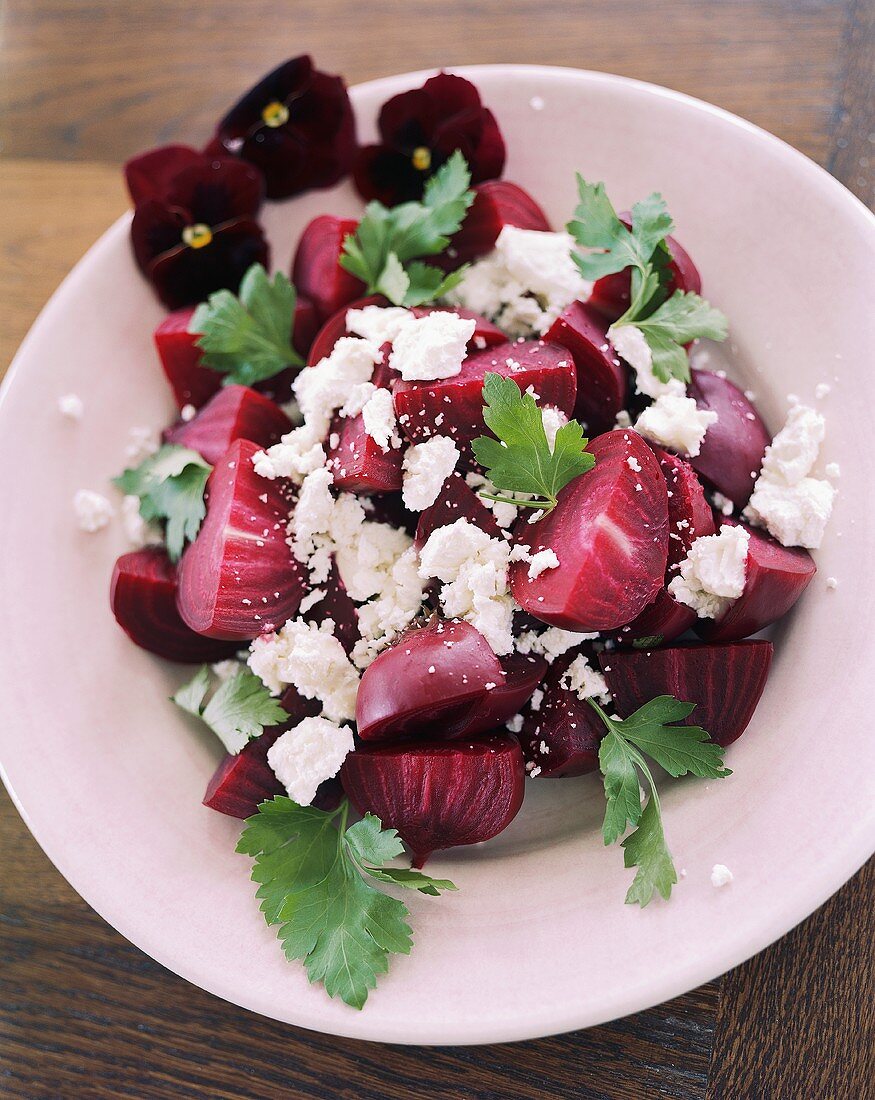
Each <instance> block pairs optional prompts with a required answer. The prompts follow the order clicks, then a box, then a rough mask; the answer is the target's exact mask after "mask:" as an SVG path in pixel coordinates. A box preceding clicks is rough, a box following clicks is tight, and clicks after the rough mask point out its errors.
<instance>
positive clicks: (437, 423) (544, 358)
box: [394, 340, 577, 444]
mask: <svg viewBox="0 0 875 1100" xmlns="http://www.w3.org/2000/svg"><path fill="white" fill-rule="evenodd" d="M488 373H493V374H500V375H501V376H502V377H503V378H512V379H513V380H514V382H516V383H517V385H518V386H519V388H520V389H521V390H523V391H525V390H526V389H528V387H529V386H533V387H534V390H535V393H537V394H538V397H539V401H538V404H539V405H555V406H556V408H558V409H561V410H562V412H564V413H565V414H566V416H570V415H571V413H572V411H573V409H574V396H575V393H576V389H577V383H576V379H575V373H574V362H573V360H572V358H571V356H570V355H569V353H568V352H567V351H566V350H565V348H560V347H559V346H558V345H556V344H548V343H544V342H542V341H539V340H528V341H522V342H520V343H516V344H503V345H501V346H500V347H498V348H486V349H485V350H483V351H475V352H474V353H473V354H471V355H469V356H468V358H467V359H466V360H465V361H464V363H463V364H462V370H461V373H459V374H457V375H455V377H453V378H441V379H438V380H437V381H433V382H405V381H400V382H396V383H395V389H394V393H395V412H396V414H397V416H398V423H399V426H400V428H401V430H402V431H403V432H404V434H405V435H406V436H407V438H408V439H409V440H410V441H411V442H413V443H422V442H423V441H424V440H426V439H430V438H431V437H432V436H433V435H448V436H450V437H451V438H453V439H455V440H456V441H457V442H459V443H462V444H465V443H469V442H470V441H471V440H473V439H476V438H477V437H478V436H479V435H482V434H483V433H484V432H485V430H486V426H485V424H484V422H483V379H484V377H485V376H486V375H487V374H488Z"/></svg>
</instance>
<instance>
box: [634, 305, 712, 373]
mask: <svg viewBox="0 0 875 1100" xmlns="http://www.w3.org/2000/svg"><path fill="white" fill-rule="evenodd" d="M617 323H618V324H622V323H623V322H622V320H621V321H620V322H617ZM634 324H635V325H636V326H637V327H638V328H640V329H641V331H642V332H643V333H644V339H645V340H646V341H647V343H648V344H649V346H650V351H651V354H652V357H653V373H654V374H655V375H656V377H657V378H659V379H661V380H662V381H663V382H667V381H668V380H669V379H670V378H680V379H681V380H682V381H685V382H686V381H688V380H689V377H690V363H689V359H688V357H687V353H686V350H685V349H684V347H683V345H684V344H688V343H689V342H690V341H691V340H695V339H698V338H702V337H705V338H707V339H710V340H725V339H726V337H727V336H728V335H729V325H728V322H727V320H726V317H725V316H724V314H722V313H721V312H720V310H719V309H714V307H713V306H711V305H709V304H708V302H706V301H705V299H704V298H700V297H699V295H698V294H692V293H690V294H686V293H684V292H683V291H681V290H679V291H677V292H676V293H675V294H672V296H671V297H670V298H669V299H667V301H665V302H663V303H662V305H661V306H659V307H658V308H657V309H656V310H654V312H653V313H651V314H650V316H649V317H645V318H643V319H641V318H639V319H638V320H636V321H635V322H634Z"/></svg>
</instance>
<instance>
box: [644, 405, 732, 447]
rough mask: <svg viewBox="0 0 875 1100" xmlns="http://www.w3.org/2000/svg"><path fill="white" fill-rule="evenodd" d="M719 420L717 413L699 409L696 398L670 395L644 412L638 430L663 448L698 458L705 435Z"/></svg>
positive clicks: (649, 406)
mask: <svg viewBox="0 0 875 1100" xmlns="http://www.w3.org/2000/svg"><path fill="white" fill-rule="evenodd" d="M716 420H717V413H715V412H713V411H712V410H711V409H700V408H698V407H697V405H696V402H695V401H694V400H693V398H692V397H683V396H681V395H680V394H675V393H667V394H663V395H662V396H661V397H657V399H656V400H655V401H654V402H653V404H652V405H648V407H647V408H646V409H645V410H644V411H643V412H642V413H641V415H640V416H639V417H638V420H637V422H636V424H635V431H636V432H638V433H639V434H640V435H643V436H644V437H645V439H649V440H651V441H652V442H653V443H657V444H659V446H661V447H669V448H671V450H673V451H677V452H678V453H679V454H685V455H689V456H690V458H695V457H696V455H697V454H698V453H699V451H700V450H701V449H702V440H703V439H704V438H705V433H706V432H707V431H708V428H709V427H710V425H711V424H714V423H715V422H716Z"/></svg>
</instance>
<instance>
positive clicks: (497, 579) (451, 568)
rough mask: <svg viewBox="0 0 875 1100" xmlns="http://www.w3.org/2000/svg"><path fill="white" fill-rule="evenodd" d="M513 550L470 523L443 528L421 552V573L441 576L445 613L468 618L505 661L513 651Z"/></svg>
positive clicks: (429, 575)
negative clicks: (509, 574)
mask: <svg viewBox="0 0 875 1100" xmlns="http://www.w3.org/2000/svg"><path fill="white" fill-rule="evenodd" d="M509 555H510V548H509V547H508V544H507V543H506V542H505V541H504V539H493V538H490V537H489V535H487V534H486V532H485V531H481V530H480V528H479V527H477V526H475V525H474V524H473V523H471V522H469V521H468V520H467V519H457V520H456V521H455V523H451V524H448V525H447V526H446V527H438V528H437V530H436V531H433V532H432V533H431V535H429V537H428V540H427V541H426V543H425V545H424V546H423V547H422V550H421V551H420V566H419V575H420V577H421V578H422V579H423V580H427V579H429V578H430V577H436V578H437V579H438V580H439V581H442V582H443V586H442V588H441V590H440V601H441V606H442V607H443V609H444V614H445V615H446V616H447V617H448V618H451V619H454V618H459V619H465V620H466V621H467V622H469V623H470V624H471V625H472V626H473V627H475V628H476V629H477V630H479V631H480V633H481V634H482V635H483V636H484V637H485V638H486V640H487V641H488V642H489V644H490V646H492V649H493V650H494V651H495V653H496V654H497V655H498V656H499V657H502V656H504V655H505V654H507V653H510V652H511V651H512V649H513V633H512V631H511V626H512V623H513V613H514V610H515V607H516V605H515V603H514V600H513V597H512V596H511V595H510V594H509V592H508V588H507V565H508V558H509Z"/></svg>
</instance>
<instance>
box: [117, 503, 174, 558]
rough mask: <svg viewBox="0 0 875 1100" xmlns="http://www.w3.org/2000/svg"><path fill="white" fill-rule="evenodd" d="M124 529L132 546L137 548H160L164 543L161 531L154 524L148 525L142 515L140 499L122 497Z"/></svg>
mask: <svg viewBox="0 0 875 1100" xmlns="http://www.w3.org/2000/svg"><path fill="white" fill-rule="evenodd" d="M122 529H123V530H124V533H125V538H126V539H127V540H128V542H129V543H130V544H131V546H135V547H137V548H140V547H143V546H158V545H160V544H161V543H162V542H163V541H164V539H163V537H162V535H161V529H160V528H159V527H156V526H155V525H154V524H152V523H147V522H146V520H144V519H143V517H142V516H141V515H140V498H139V497H135V496H126V497H122Z"/></svg>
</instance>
